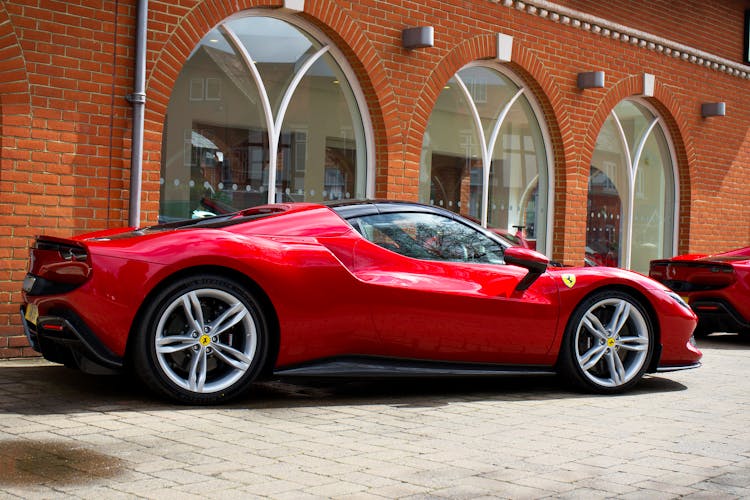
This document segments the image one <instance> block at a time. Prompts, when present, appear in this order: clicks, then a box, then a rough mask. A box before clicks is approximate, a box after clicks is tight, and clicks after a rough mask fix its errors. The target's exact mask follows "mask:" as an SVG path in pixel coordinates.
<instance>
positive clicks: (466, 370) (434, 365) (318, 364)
mask: <svg viewBox="0 0 750 500" xmlns="http://www.w3.org/2000/svg"><path fill="white" fill-rule="evenodd" d="M555 373H556V372H555V370H554V368H553V367H551V366H536V365H533V366H530V365H512V366H509V365H494V364H483V363H452V362H442V361H423V360H414V359H400V358H378V357H364V356H348V357H341V358H328V359H322V360H319V361H313V362H310V363H305V364H302V365H294V366H290V367H283V368H277V369H276V370H275V371H274V375H275V376H278V377H321V378H326V377H330V378H344V377H346V378H391V377H392V378H400V377H456V376H465V377H480V376H497V375H519V374H527V375H554V374H555Z"/></svg>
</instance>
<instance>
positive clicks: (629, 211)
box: [611, 109, 635, 269]
mask: <svg viewBox="0 0 750 500" xmlns="http://www.w3.org/2000/svg"><path fill="white" fill-rule="evenodd" d="M611 114H612V117H613V118H614V120H615V125H616V126H617V131H618V132H619V136H620V142H621V144H622V148H623V151H625V159H626V162H627V164H628V175H627V182H628V186H627V188H628V192H627V201H628V204H627V207H626V209H625V218H624V220H623V219H622V218H621V220H620V224H621V225H622V224H623V222H624V224H625V231H623V233H624V234H623V235H622V239H623V241H622V242H621V244H620V248H622V263H621V267H624V268H625V269H630V245H631V240H632V232H633V229H632V226H633V203H635V195H634V193H635V188H634V177H633V161H632V157H631V155H630V148H629V147H628V139H627V137H626V136H625V130H624V129H623V128H622V123H620V119H619V118H618V117H617V113H615V110H614V109H613V110H612V113H611Z"/></svg>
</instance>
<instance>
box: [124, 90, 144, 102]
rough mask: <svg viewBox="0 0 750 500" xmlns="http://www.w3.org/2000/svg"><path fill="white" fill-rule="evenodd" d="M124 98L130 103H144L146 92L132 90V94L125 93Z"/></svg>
mask: <svg viewBox="0 0 750 500" xmlns="http://www.w3.org/2000/svg"><path fill="white" fill-rule="evenodd" d="M125 99H127V100H128V102H130V103H132V104H145V103H146V93H145V92H133V93H132V94H128V95H126V96H125Z"/></svg>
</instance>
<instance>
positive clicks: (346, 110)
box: [160, 16, 366, 220]
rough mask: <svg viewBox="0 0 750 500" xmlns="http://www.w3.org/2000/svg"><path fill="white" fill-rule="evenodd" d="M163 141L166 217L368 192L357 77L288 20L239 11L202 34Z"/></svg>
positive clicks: (170, 111) (173, 101)
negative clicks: (239, 14)
mask: <svg viewBox="0 0 750 500" xmlns="http://www.w3.org/2000/svg"><path fill="white" fill-rule="evenodd" d="M321 117H325V118H324V119H323V118H321ZM162 148H163V149H162V172H161V184H162V188H161V203H160V219H161V220H170V219H181V218H188V217H200V216H206V215H210V214H211V213H223V212H226V211H234V210H238V209H242V208H247V207H251V206H256V205H260V204H265V203H267V202H269V201H272V202H280V201H322V200H328V199H342V198H354V197H364V196H365V190H366V189H365V188H366V151H365V134H364V125H363V123H362V117H361V114H360V111H359V107H358V104H357V100H356V98H355V96H354V92H353V90H352V87H351V84H350V83H349V82H348V81H347V78H346V75H345V74H344V72H343V71H342V69H341V67H340V65H339V63H338V62H337V59H336V58H335V57H334V55H332V53H331V50H329V47H327V46H325V45H323V44H321V43H319V42H318V41H317V40H315V39H314V38H313V37H312V36H310V34H308V33H306V32H305V31H303V30H301V29H300V28H298V27H296V26H294V25H292V24H290V23H288V22H286V21H285V20H282V19H275V18H269V17H260V16H250V17H245V18H240V19H233V20H231V21H228V22H226V23H225V24H223V25H221V26H220V27H219V28H217V29H214V30H212V31H211V32H210V33H209V34H208V35H206V37H205V38H204V39H203V40H201V42H200V43H199V44H198V46H197V47H196V48H195V50H194V51H193V53H192V54H191V56H190V58H189V60H188V61H187V63H186V64H185V66H184V67H183V68H182V70H181V71H180V74H179V76H178V78H177V80H176V82H175V86H174V89H173V91H172V95H171V98H170V103H169V108H168V112H167V118H166V124H165V133H164V138H163V146H162Z"/></svg>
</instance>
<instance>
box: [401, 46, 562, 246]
mask: <svg viewBox="0 0 750 500" xmlns="http://www.w3.org/2000/svg"><path fill="white" fill-rule="evenodd" d="M496 53H497V39H496V35H480V36H476V37H474V38H471V39H468V40H465V41H464V42H462V43H460V44H459V45H457V46H456V47H455V48H454V49H453V50H452V51H450V52H449V53H448V54H447V55H446V56H445V57H444V58H443V59H442V60H441V61H440V62H439V64H437V65H436V67H435V69H434V70H433V72H432V74H431V75H430V77H429V78H428V79H427V80H426V82H425V84H424V86H423V87H422V89H421V90H420V93H419V95H420V98H419V100H418V102H417V103H416V105H415V107H414V110H413V114H412V118H411V120H410V123H409V126H408V127H407V129H406V130H407V131H408V136H407V137H406V141H405V142H406V146H405V149H404V164H405V165H406V167H407V168H412V169H414V170H416V171H418V170H419V167H420V151H421V148H422V137H423V136H424V133H425V131H426V130H427V123H428V121H429V117H430V113H431V111H432V109H433V108H434V107H435V103H436V102H437V99H438V96H439V95H440V92H441V91H442V89H443V87H444V86H445V84H446V82H448V80H450V79H451V78H452V77H453V76H454V75H455V74H456V73H457V72H458V71H459V70H460V69H461V68H463V67H464V66H466V65H467V64H468V63H470V62H472V61H478V60H489V61H492V59H494V58H495V55H496ZM511 59H512V62H509V63H500V64H503V65H504V66H505V67H508V68H510V69H511V70H512V71H513V73H514V74H515V75H516V76H517V77H518V78H520V79H521V80H522V81H523V83H524V85H525V86H526V88H527V89H529V90H530V91H531V93H532V94H533V95H534V98H535V100H536V102H537V103H538V104H539V107H540V108H541V111H542V115H543V116H542V117H541V118H542V119H543V120H544V121H545V125H546V127H547V132H548V134H549V140H550V147H551V148H552V151H551V153H552V164H551V165H549V166H548V168H550V169H552V171H553V172H554V186H551V189H553V190H554V199H555V204H554V214H553V221H552V224H553V227H557V226H559V225H561V222H558V221H564V220H565V211H566V206H567V204H568V201H567V193H568V191H569V190H568V189H567V185H568V184H569V183H570V182H571V179H570V176H569V174H568V173H567V169H566V165H568V164H570V163H571V162H572V161H573V160H572V159H571V158H570V155H571V154H572V153H571V152H572V151H574V150H575V145H574V144H573V134H572V133H571V125H570V123H569V118H568V113H567V112H566V110H565V108H564V107H563V105H562V102H563V97H562V92H561V91H560V88H559V86H558V84H557V82H556V81H555V80H554V79H553V78H552V77H551V76H550V75H551V73H552V72H551V71H549V70H548V69H547V68H546V67H545V66H544V64H543V63H542V62H541V61H540V60H539V59H538V58H537V57H535V56H534V55H533V53H532V52H531V51H529V50H527V49H526V48H524V47H523V46H522V45H521V44H519V43H514V44H513V53H512V56H511ZM565 234H566V233H565V231H553V241H552V247H553V254H555V255H553V256H554V257H555V258H559V257H558V254H559V255H561V251H558V250H554V249H557V248H562V246H563V245H564V244H565V241H564V235H565Z"/></svg>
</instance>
